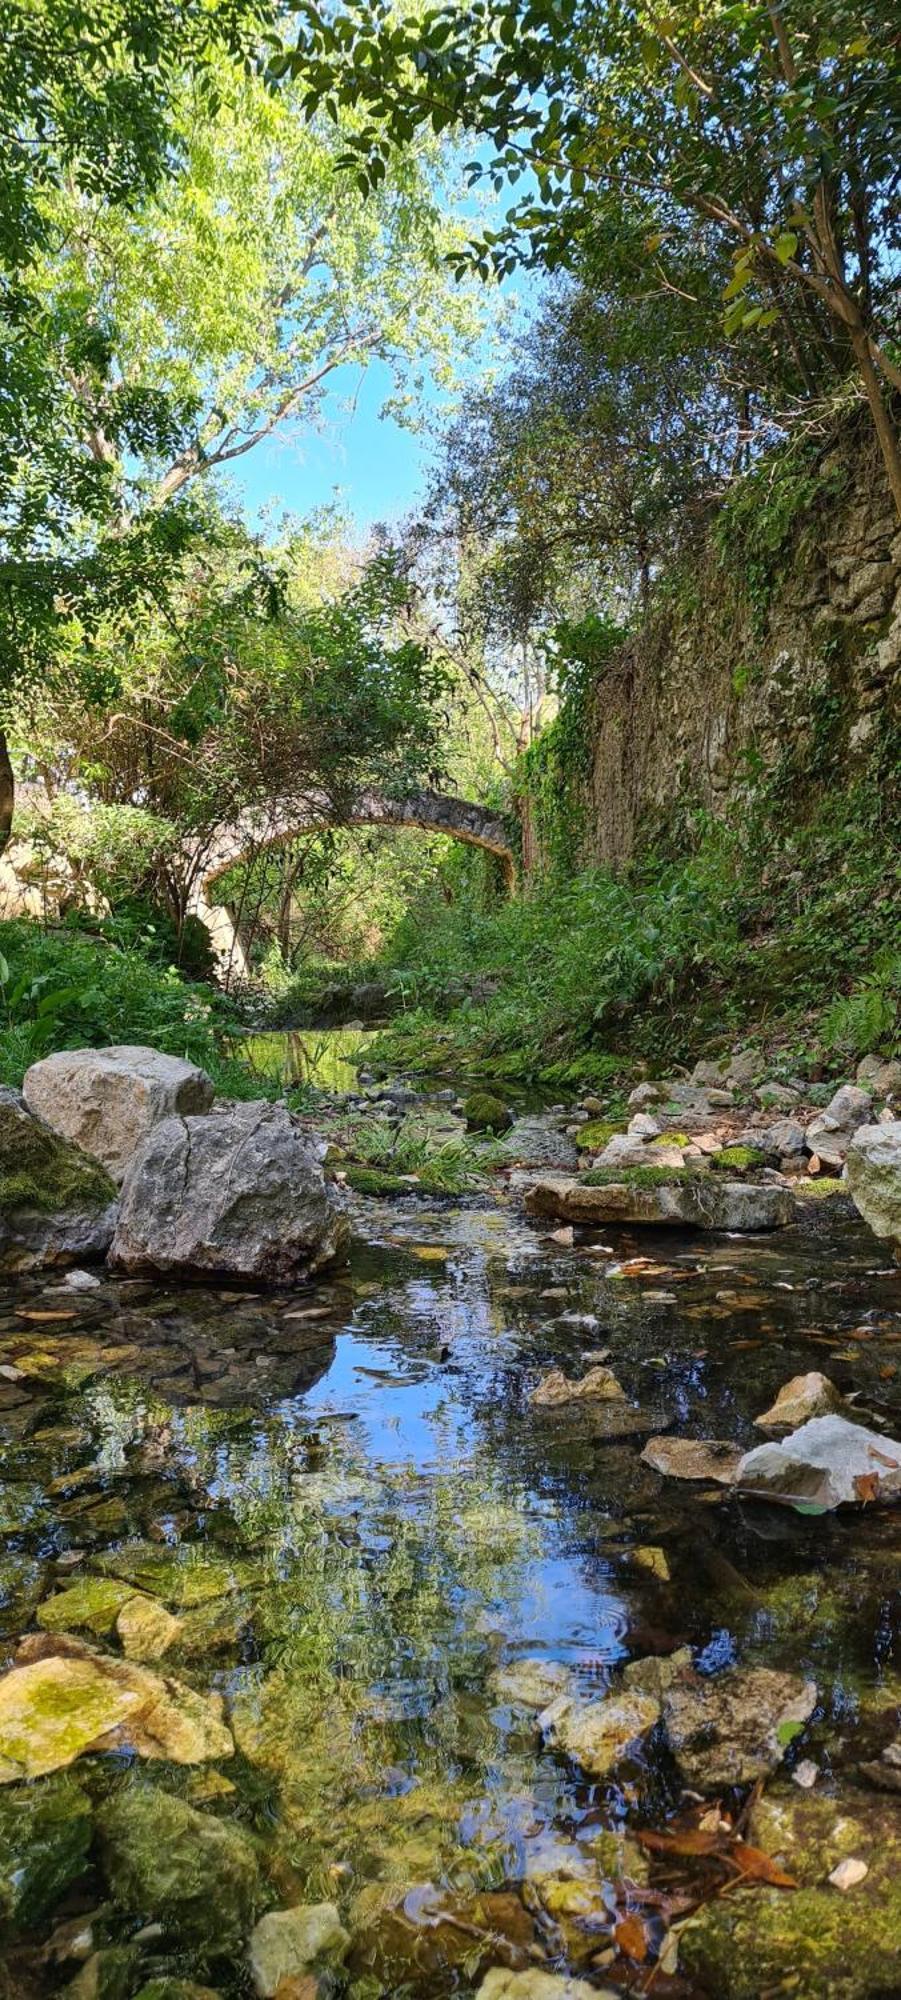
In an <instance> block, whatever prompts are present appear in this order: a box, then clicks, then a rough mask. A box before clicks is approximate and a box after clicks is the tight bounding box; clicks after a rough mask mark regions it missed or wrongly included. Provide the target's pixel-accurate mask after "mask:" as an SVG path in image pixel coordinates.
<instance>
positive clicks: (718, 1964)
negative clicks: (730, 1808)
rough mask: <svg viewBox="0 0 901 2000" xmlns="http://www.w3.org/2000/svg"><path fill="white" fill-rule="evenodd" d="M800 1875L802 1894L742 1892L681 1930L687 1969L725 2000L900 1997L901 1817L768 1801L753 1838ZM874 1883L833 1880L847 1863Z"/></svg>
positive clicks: (858, 1803) (846, 1800)
mask: <svg viewBox="0 0 901 2000" xmlns="http://www.w3.org/2000/svg"><path fill="white" fill-rule="evenodd" d="M748 1839H749V1840H750V1841H751V1842H753V1844H754V1845H755V1846H758V1847H761V1848H763V1850H764V1852H765V1853H767V1854H771V1855H772V1856H773V1857H774V1859H775V1860H776V1861H777V1862H778V1863H779V1865H780V1866H781V1867H783V1868H785V1869H786V1871H787V1872H788V1873H789V1874H791V1875H793V1876H794V1877H795V1879H796V1881H797V1882H798V1885H799V1886H798V1888H797V1890H795V1891H794V1892H793V1893H787V1892H786V1891H784V1890H778V1889H768V1888H765V1887H762V1886H754V1887H747V1888H736V1889H734V1890H733V1891H732V1892H731V1893H730V1894H729V1895H728V1896H725V1897H720V1898H717V1899H715V1900H714V1901H712V1902H709V1903H705V1904H704V1905H703V1907H702V1908H701V1910H699V1912H698V1914H697V1916H695V1917H692V1918H691V1919H690V1921H689V1922H688V1923H687V1924H686V1925H684V1927H683V1928H682V1930H681V1932H680V1942H679V1966H680V1970H681V1971H683V1972H685V1973H686V1974H687V1975H688V1976H689V1977H690V1978H695V1979H698V1980H700V1981H701V1982H702V1984H703V1987H704V1990H705V1992H710V1993H712V1994H713V1993H715V1994H716V1995H717V1996H718V2000H719V1996H720V1995H722V2000H760V1995H761V1994H762V1993H770V1992H772V1993H781V1992H783V1991H784V1992H785V1993H791V1995H792V2000H824V1996H826V1995H828V1996H829V2000H875V1996H876V1995H885V1996H886V2000H887V1996H888V1995H890V1994H894V1993H896V1992H897V1990H898V1939H899V1937H901V1866H899V1862H901V1853H899V1836H898V1821H897V1810H896V1809H894V1808H892V1807H891V1806H890V1805H889V1804H888V1802H885V1803H883V1802H881V1801H879V1800H875V1799H869V1798H865V1797H864V1796H862V1795H861V1794H856V1795H855V1794H850V1795H843V1794H840V1795H839V1796H838V1797H829V1796H821V1795H819V1794H816V1793H806V1794H802V1793H799V1792H795V1793H794V1794H793V1795H792V1796H791V1797H784V1798H783V1797H774V1796H773V1795H772V1794H770V1795H769V1796H766V1797H764V1798H763V1799H762V1800H761V1801H760V1802H759V1803H758V1805H757V1806H756V1807H755V1809H754V1812H753V1815H752V1818H751V1823H750V1827H749V1831H748ZM849 1858H854V1859H859V1860H861V1861H863V1862H864V1863H865V1864H866V1868H867V1873H866V1877H865V1878H863V1879H861V1880H860V1882H859V1883H858V1886H857V1887H856V1888H855V1889H854V1891H853V1893H852V1894H850V1895H844V1896H843V1895H842V1894H841V1893H840V1892H839V1891H838V1890H837V1889H836V1888H835V1887H834V1886H832V1885H831V1883H830V1880H829V1877H830V1875H831V1874H832V1872H833V1871H834V1870H835V1868H836V1867H840V1866H841V1864H842V1862H843V1861H845V1860H847V1859H849Z"/></svg>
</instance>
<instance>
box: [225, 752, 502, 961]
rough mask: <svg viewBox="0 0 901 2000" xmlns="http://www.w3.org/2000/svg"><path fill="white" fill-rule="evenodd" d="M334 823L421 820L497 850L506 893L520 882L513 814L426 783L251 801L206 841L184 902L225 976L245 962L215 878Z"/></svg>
mask: <svg viewBox="0 0 901 2000" xmlns="http://www.w3.org/2000/svg"><path fill="white" fill-rule="evenodd" d="M329 826H342V827H345V826H384V827H417V828H419V829H420V830H421V831H422V832H425V833H442V834H445V835H448V836H449V837H450V838H451V839H452V840H462V841H464V842H465V843H466V844H467V845H468V846H469V847H481V848H482V849H483V850H484V852H485V853H487V854H494V855H495V856H496V857H497V860H498V862H499V863H500V867H501V871H502V874H503V879H504V885H505V887H506V889H507V891H508V893H509V892H512V890H513V888H514V887H515V883H516V869H517V857H518V851H519V839H518V825H517V822H516V820H515V819H513V818H512V817H511V816H508V815H505V814H503V813H499V812H492V811H491V809H490V808H489V807H488V806H481V805H476V804H474V803H473V801H472V800H470V799H458V798H453V797H451V796H450V795H449V794H447V793H444V792H432V791H424V790H423V791H413V792H408V793H407V794H406V795H405V796H404V797H403V798H388V797H386V796H385V795H384V794H383V793H381V792H376V791H362V792H358V793H357V794H356V795H355V796H354V797H353V798H350V799H341V800H340V801H338V800H333V799H332V798H330V796H329V795H328V793H326V792H324V791H321V790H316V789H311V790H310V791H308V792H306V793H305V794H304V795H303V797H302V798H295V799H291V800H288V801H286V802H284V803H283V804H280V805H277V806H273V807H270V808H268V809H265V810H259V809H257V808H253V807H252V808H248V810H247V811H246V812H243V813H240V814H239V815H238V817H237V818H236V819H235V820H233V821H232V823H231V824H230V825H228V826H223V827H222V828H221V829H220V831H219V833H218V834H217V835H216V837H215V839H214V841H213V842H212V844H211V845H210V847H209V848H208V849H207V852H206V854H205V856H204V858H203V860H202V861H201V864H200V866H199V868H198V869H197V871H196V874H195V878H194V887H193V889H192V891H191V896H190V899H189V903H188V910H187V914H188V915H190V916H196V917H199V918H200V920H201V922H202V923H204V924H205V925H206V927H207V929H208V931H209V933H210V937H211V940H212V943H213V949H214V951H215V953H216V957H217V959H218V961H219V965H220V969H221V971H222V973H223V974H224V975H225V976H226V977H228V976H229V975H232V976H237V977H239V978H240V977H241V975H242V974H243V973H244V972H245V971H246V969H247V968H246V963H245V959H244V953H243V951H242V949H241V944H240V940H239V939H238V936H237V933H236V931H235V927H234V924H233V922H232V918H231V916H230V914H229V912H228V910H227V909H226V908H225V906H224V905H223V904H221V903H217V902H216V900H215V887H216V883H217V882H218V881H219V880H220V879H221V877H222V876H223V875H224V874H226V872H227V871H228V869H229V868H232V867H234V865H235V863H236V862H238V861H241V860H244V859H247V858H250V857H252V856H255V855H257V854H262V853H265V852H266V851H267V850H268V849H270V848H273V847H285V846H287V844H288V842H289V841H291V840H294V839H296V838H297V836H298V835H299V834H303V833H312V832H315V831H316V830H317V829H320V828H323V827H329Z"/></svg>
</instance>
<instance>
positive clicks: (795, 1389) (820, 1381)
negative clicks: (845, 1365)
mask: <svg viewBox="0 0 901 2000" xmlns="http://www.w3.org/2000/svg"><path fill="white" fill-rule="evenodd" d="M843 1407H844V1398H843V1397H842V1396H841V1394H840V1392H839V1390H838V1389H837V1388H836V1386H835V1383H834V1382H830V1380H829V1377H828V1375H821V1374H820V1372H819V1370H818V1369H815V1368H814V1369H812V1370H811V1371H810V1373H809V1374H808V1375H793V1376H792V1378H791V1381H790V1382H783V1384H782V1387H781V1389H780V1391H779V1394H778V1396H777V1397H776V1400H775V1402H774V1403H773V1404H772V1405H771V1407H770V1408H769V1409H768V1410H764V1412H763V1415H762V1416H761V1417H755V1418H754V1422H755V1424H756V1426H757V1429H758V1430H761V1431H793V1430H797V1429H798V1428H799V1426H800V1425H801V1424H806V1423H807V1422H808V1421H809V1419H810V1418H811V1417H825V1416H828V1415H829V1414H830V1413H831V1412H832V1411H833V1410H841V1409H842V1408H843Z"/></svg>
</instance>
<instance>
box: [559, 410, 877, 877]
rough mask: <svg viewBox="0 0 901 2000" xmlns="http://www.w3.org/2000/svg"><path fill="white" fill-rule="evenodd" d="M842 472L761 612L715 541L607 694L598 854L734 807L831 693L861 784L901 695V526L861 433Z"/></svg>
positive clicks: (599, 707)
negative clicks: (697, 815)
mask: <svg viewBox="0 0 901 2000" xmlns="http://www.w3.org/2000/svg"><path fill="white" fill-rule="evenodd" d="M830 470H831V471H832V472H833V473H835V472H836V471H838V473H839V475H844V483H843V485H842V487H841V490H840V492H839V495H838V497H837V498H836V497H833V498H832V499H831V500H830V499H823V498H822V496H821V497H820V499H819V500H818V503H817V504H816V505H815V506H814V507H813V508H812V509H811V510H810V511H808V512H807V513H805V514H802V515H801V516H800V517H799V518H798V519H797V520H796V521H795V522H794V523H793V525H792V527H791V530H790V532H789V535H788V537H787V540H786V545H785V547H784V548H783V549H781V550H780V551H779V558H778V576H777V578H776V580H775V582H774V584H773V588H772V594H771V596H770V599H769V602H768V603H767V604H764V606H763V608H761V604H760V601H759V596H758V602H757V603H756V605H755V602H754V600H753V596H752V595H751V594H749V590H748V579H747V575H746V574H743V573H742V569H741V565H740V563H738V562H736V563H734V564H730V562H729V561H728V560H725V561H724V560H723V559H722V558H721V557H720V556H719V553H718V551H717V548H716V546H715V541H714V538H713V537H711V540H710V541H709V543H708V545H707V546H706V548H705V550H704V552H703V553H702V555H701V556H700V558H699V561H698V564H697V568H696V571H695V572H694V573H693V574H692V575H691V576H690V577H689V578H688V580H687V583H685V582H683V587H682V588H681V589H680V591H679V593H678V594H677V595H674V597H673V599H672V601H671V603H669V604H665V605H664V606H663V607H662V608H660V609H659V610H658V611H657V612H656V613H655V614H654V615H653V616H652V618H651V619H650V621H649V623H648V625H647V626H646V627H645V628H644V629H643V630H642V631H641V632H640V633H639V634H637V635H636V637H635V638H634V639H632V640H630V641H629V643H628V644H627V645H626V646H625V647H624V648H623V650H622V652H621V653H620V654H619V655H618V656H617V658H616V659H615V660H614V661H613V662H612V663H611V666H610V667H609V668H608V669H607V670H606V671H605V673H604V675H603V678H602V680H601V682H600V683H599V686H598V689H597V693H596V697H595V700H594V719H593V728H592V742H593V759H592V766H591V774H590V782H589V801H588V813H587V829H586V844H587V852H586V857H585V858H586V859H587V860H592V861H597V862H602V863H606V864H609V865H612V866H619V865H622V864H623V863H624V862H626V861H628V859H629V858H630V856H631V855H632V854H633V853H634V852H635V851H636V849H637V848H640V847H641V845H642V844H643V843H644V842H645V841H646V840H647V839H649V838H651V837H652V836H653V833H654V829H655V827H656V826H659V825H660V824H662V823H663V822H664V821H666V820H671V819H672V814H673V809H674V807H678V805H679V803H680V802H681V801H684V802H685V803H686V804H700V805H704V806H706V807H708V808H709V809H712V810H713V811H715V812H720V813H726V812H728V811H729V810H730V807H731V806H733V805H734V806H736V808H737V807H738V804H739V801H740V799H741V796H742V792H743V790H744V788H745V787H746V785H747V781H748V776H749V772H750V771H751V769H752V768H753V769H755V770H756V771H757V772H758V773H759V772H761V771H766V770H768V769H770V768H771V767H772V766H773V764H774V763H775V762H776V760H777V759H778V758H780V757H781V756H783V755H784V754H785V752H786V749H797V750H798V751H801V750H802V749H803V740H804V736H805V733H807V732H809V731H810V730H811V729H812V728H813V727H814V726H815V718H816V713H817V710H818V708H819V710H820V712H822V702H823V698H824V696H825V697H826V698H827V699H828V700H829V701H830V703H831V708H832V714H833V722H834V726H836V727H837V728H838V729H839V730H840V731H841V732H842V753H843V759H842V760H843V768H844V769H845V770H846V771H847V773H848V775H849V777H850V776H852V775H853V772H854V769H855V766H856V765H858V764H859V763H860V762H862V761H863V760H864V759H865V756H866V751H867V747H868V745H869V744H870V742H871V740H872V737H873V734H874V731H875V729H876V727H877V722H878V719H879V717H880V713H881V711H883V710H884V709H890V708H892V706H893V705H894V704H896V703H897V701H898V695H899V688H901V528H899V524H898V520H897V516H896V514H895V512H894V509H893V507H892V503H891V498H890V495H889V491H888V488H887V486H886V484H885V480H884V477H883V474H882V470H881V464H880V460H879V457H878V453H877V451H876V449H875V447H874V446H872V445H871V443H870V439H869V437H868V436H867V434H866V433H865V431H864V430H863V428H862V426H860V425H859V424H858V425H855V426H854V427H853V429H852V430H851V433H850V435H849V436H847V437H846V438H845V439H844V441H843V443H842V445H841V446H840V447H839V448H837V449H836V450H835V451H833V453H832V454H831V456H828V457H827V458H825V459H824V461H823V463H822V466H821V471H822V472H823V473H824V474H826V475H827V476H828V474H829V472H830Z"/></svg>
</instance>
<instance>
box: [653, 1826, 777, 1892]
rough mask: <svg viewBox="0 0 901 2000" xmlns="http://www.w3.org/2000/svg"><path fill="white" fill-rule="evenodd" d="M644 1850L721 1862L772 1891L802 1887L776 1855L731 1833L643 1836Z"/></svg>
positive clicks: (688, 1831)
mask: <svg viewBox="0 0 901 2000" xmlns="http://www.w3.org/2000/svg"><path fill="white" fill-rule="evenodd" d="M638 1838H639V1841H640V1842H641V1845H642V1847H649V1848H650V1849H651V1852H652V1853H654V1854H678V1855H685V1856H688V1857H691V1858H693V1859H694V1858H697V1857H702V1858H708V1859H710V1860H713V1861H721V1862H722V1863H723V1864H724V1866H725V1867H727V1868H734V1869H736V1870H737V1872H738V1874H739V1875H741V1876H742V1877H743V1879H745V1880H747V1881H749V1882H766V1883H767V1884H768V1885H769V1887H770V1888H771V1889H796V1888H797V1886H798V1884H797V1882H796V1880H795V1877H794V1876H793V1875H786V1873H785V1870H784V1869H783V1868H780V1867H779V1864H778V1862H776V1861H774V1860H773V1858H772V1855H770V1854H765V1853H764V1851H763V1848H762V1847H750V1846H749V1845H748V1843H747V1841H744V1840H730V1838H729V1836H728V1834H722V1833H713V1832H710V1833H705V1832H703V1831H702V1829H701V1828H700V1827H683V1828H681V1829H679V1830H678V1831H676V1832H673V1833H640V1834H639V1835H638Z"/></svg>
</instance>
